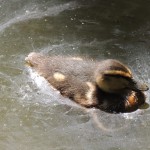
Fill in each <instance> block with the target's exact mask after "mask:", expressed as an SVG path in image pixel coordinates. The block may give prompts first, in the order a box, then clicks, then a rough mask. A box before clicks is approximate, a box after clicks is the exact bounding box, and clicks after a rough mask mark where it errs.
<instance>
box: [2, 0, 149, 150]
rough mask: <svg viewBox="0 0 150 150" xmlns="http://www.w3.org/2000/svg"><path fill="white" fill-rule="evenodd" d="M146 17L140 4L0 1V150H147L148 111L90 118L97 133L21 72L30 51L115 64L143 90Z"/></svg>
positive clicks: (86, 116) (81, 114)
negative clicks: (118, 62) (126, 70)
mask: <svg viewBox="0 0 150 150" xmlns="http://www.w3.org/2000/svg"><path fill="white" fill-rule="evenodd" d="M149 14H150V9H149V1H148V0H147V1H144V2H143V1H142V0H136V1H135V0H132V1H125V0H124V1H119V0H105V1H103V0H92V1H91V0H86V1H85V0H81V1H80V0H75V1H71V0H70V1H69V0H65V1H62V0H55V1H54V0H45V1H44V0H43V1H40V0H28V1H27V0H26V1H25V0H9V1H1V3H0V18H1V19H0V127H1V131H0V132H1V134H0V149H1V150H30V149H32V150H42V149H43V150H99V149H100V150H126V149H132V150H138V149H150V143H149V140H150V136H149V135H150V127H149V125H150V117H149V116H150V109H149V108H148V109H144V110H138V111H136V112H134V113H131V114H108V113H104V112H101V111H100V110H97V111H96V113H97V116H98V118H97V119H98V120H99V122H100V123H101V124H100V125H101V126H100V127H98V126H97V125H96V123H95V120H94V118H92V117H91V112H95V110H89V112H86V111H85V110H84V109H82V108H80V107H79V106H76V105H75V104H74V103H71V102H70V101H69V100H67V101H66V99H65V98H63V97H61V96H60V95H59V93H58V92H56V91H54V90H53V89H51V88H49V87H48V85H47V83H45V82H44V80H43V79H41V78H40V77H37V75H36V74H34V73H33V72H31V71H30V70H29V69H28V68H26V67H25V65H24V58H25V57H26V56H27V55H28V53H29V52H32V51H36V52H42V53H45V54H49V55H51V54H62V55H72V56H82V57H89V58H93V59H98V60H101V59H106V58H115V59H119V60H121V61H122V62H124V63H126V64H127V65H129V66H130V68H131V69H132V71H133V73H134V76H135V77H136V78H137V79H138V80H141V81H144V82H146V83H147V84H148V85H149V86H150V78H149V76H150V68H149V66H150V61H149V60H150V50H149V48H150V46H149V40H150V21H149V20H150V15H149ZM149 94H150V93H149V92H146V95H147V102H148V103H149ZM105 129H106V130H105Z"/></svg>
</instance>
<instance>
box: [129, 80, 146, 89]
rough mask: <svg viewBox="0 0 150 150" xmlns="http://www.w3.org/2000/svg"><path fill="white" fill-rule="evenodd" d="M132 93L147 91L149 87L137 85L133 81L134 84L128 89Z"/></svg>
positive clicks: (137, 83)
mask: <svg viewBox="0 0 150 150" xmlns="http://www.w3.org/2000/svg"><path fill="white" fill-rule="evenodd" d="M130 88H131V89H132V90H133V91H148V90H149V87H148V86H147V85H146V84H145V83H139V82H136V81H134V84H132V85H131V87H130Z"/></svg>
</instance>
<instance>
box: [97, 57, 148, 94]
mask: <svg viewBox="0 0 150 150" xmlns="http://www.w3.org/2000/svg"><path fill="white" fill-rule="evenodd" d="M95 79H96V84H97V85H98V87H99V88H100V89H101V90H103V91H104V92H108V93H116V94H119V93H121V92H123V91H126V90H132V91H146V90H148V89H149V88H148V86H147V85H145V84H140V83H138V82H136V81H135V80H134V79H133V77H132V73H131V71H130V69H129V68H128V67H127V66H125V65H124V64H122V63H121V62H119V61H117V60H113V59H108V60H105V61H102V62H101V63H100V65H99V66H98V68H97V70H96V72H95Z"/></svg>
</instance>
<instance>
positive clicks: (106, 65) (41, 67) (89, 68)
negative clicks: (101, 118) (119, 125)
mask: <svg viewBox="0 0 150 150" xmlns="http://www.w3.org/2000/svg"><path fill="white" fill-rule="evenodd" d="M25 60H26V62H27V64H28V65H29V66H31V67H32V68H33V69H35V71H37V72H38V73H39V74H40V75H41V76H43V77H44V78H45V79H46V80H47V81H48V82H49V83H50V84H51V85H52V86H53V87H54V88H55V89H57V90H58V91H60V93H61V94H62V95H63V96H65V97H68V98H70V99H72V100H73V101H75V102H77V103H79V104H80V105H82V106H84V107H96V108H99V109H101V110H104V111H107V112H132V111H135V110H137V109H138V108H139V106H141V105H142V104H144V103H145V95H144V93H143V92H142V91H146V90H148V87H147V86H146V85H145V84H139V83H137V82H136V81H134V79H133V77H132V73H131V71H130V70H129V68H127V67H126V66H125V65H124V64H122V63H121V62H119V61H117V60H113V59H108V60H104V61H101V62H98V61H92V60H82V59H79V58H65V57H62V56H54V57H50V56H44V55H42V54H40V53H34V52H32V53H30V54H29V55H28V57H26V59H25Z"/></svg>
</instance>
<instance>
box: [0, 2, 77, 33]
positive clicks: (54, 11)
mask: <svg viewBox="0 0 150 150" xmlns="http://www.w3.org/2000/svg"><path fill="white" fill-rule="evenodd" d="M78 7H79V6H78V5H77V3H76V2H75V1H73V2H68V3H65V4H59V5H56V6H53V7H48V8H47V10H45V11H42V10H40V9H38V8H37V9H35V10H34V11H30V9H28V10H25V12H24V13H23V14H21V12H18V13H16V14H17V16H15V17H14V18H12V19H9V21H7V22H4V23H2V24H0V32H4V31H5V29H6V28H8V27H10V26H11V25H13V24H16V23H18V22H22V21H26V20H30V19H40V18H43V17H47V16H57V15H59V14H60V13H61V12H63V11H65V10H71V9H76V8H78ZM18 14H20V15H18Z"/></svg>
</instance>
